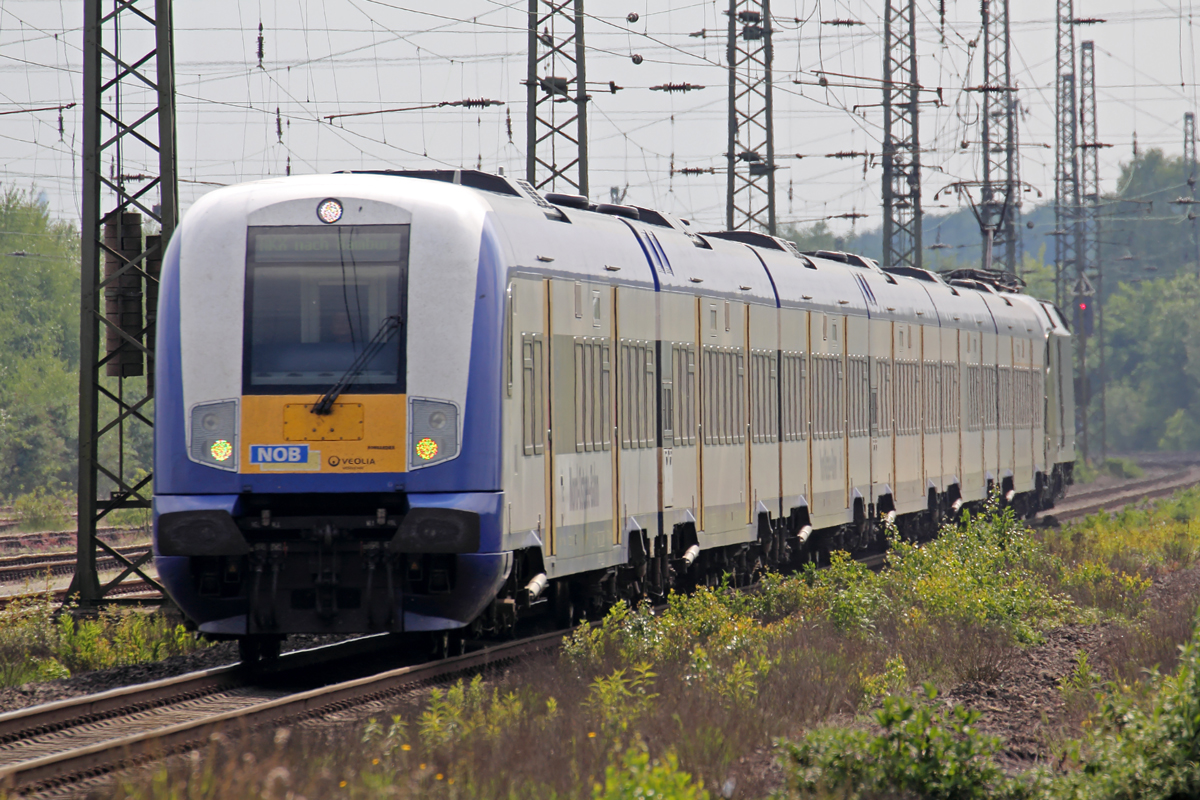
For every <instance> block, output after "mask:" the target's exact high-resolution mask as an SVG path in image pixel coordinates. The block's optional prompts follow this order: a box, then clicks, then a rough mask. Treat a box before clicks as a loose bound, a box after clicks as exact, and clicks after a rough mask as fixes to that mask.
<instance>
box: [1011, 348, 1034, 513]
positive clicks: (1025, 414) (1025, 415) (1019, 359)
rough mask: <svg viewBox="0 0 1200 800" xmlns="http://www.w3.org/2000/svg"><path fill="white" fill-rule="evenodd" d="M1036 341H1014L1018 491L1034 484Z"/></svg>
mask: <svg viewBox="0 0 1200 800" xmlns="http://www.w3.org/2000/svg"><path fill="white" fill-rule="evenodd" d="M1032 383H1033V342H1032V341H1031V340H1030V339H1027V338H1025V337H1021V338H1018V339H1016V340H1015V341H1014V342H1013V395H1014V397H1013V401H1014V403H1013V405H1014V407H1015V417H1014V422H1013V464H1014V467H1013V473H1014V480H1015V485H1016V488H1017V491H1018V492H1025V491H1029V490H1030V489H1032V488H1033V470H1034V454H1033V414H1032V413H1031V411H1030V406H1031V403H1032V397H1033V389H1032Z"/></svg>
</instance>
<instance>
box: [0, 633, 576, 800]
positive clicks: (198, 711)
mask: <svg viewBox="0 0 1200 800" xmlns="http://www.w3.org/2000/svg"><path fill="white" fill-rule="evenodd" d="M566 633H567V632H566V631H558V632H555V633H548V634H542V635H539V636H535V637H532V638H527V639H522V640H519V641H514V642H508V643H504V644H499V645H495V646H492V647H486V648H484V649H482V650H478V651H475V652H472V653H467V654H465V655H461V656H456V657H453V658H447V659H443V660H440V661H433V662H428V663H424V664H415V665H409V666H403V667H399V668H396V669H390V670H387V671H384V672H380V673H378V674H376V675H370V676H368V677H363V678H356V679H353V680H345V681H341V682H338V683H333V684H330V685H327V686H320V687H317V688H313V689H308V690H305V691H291V690H289V689H287V688H281V687H280V686H278V685H276V681H275V680H273V679H272V676H276V677H277V676H282V675H290V674H294V673H296V672H297V671H298V670H301V669H308V668H311V667H312V666H314V665H316V664H324V663H329V662H330V661H332V660H341V661H345V660H347V659H350V658H351V657H353V656H354V655H355V653H356V652H357V654H358V656H359V658H360V659H361V656H362V654H363V652H364V651H365V652H368V653H369V652H371V648H372V647H374V648H378V647H379V646H380V645H381V644H382V642H383V640H382V639H381V638H380V637H368V638H366V639H358V640H353V641H351V642H346V643H340V644H335V645H327V646H325V647H323V648H314V649H312V650H305V651H297V652H295V653H288V654H285V655H283V656H280V658H279V660H278V662H277V664H276V666H275V668H274V669H273V670H272V671H271V673H270V674H268V675H264V676H260V677H259V678H257V679H255V680H249V679H248V676H247V673H246V671H245V670H244V669H242V668H241V667H240V666H237V665H234V666H227V667H219V668H216V669H210V670H206V671H204V672H196V673H192V674H189V675H182V676H179V677H176V678H170V679H167V680H163V681H158V682H156V683H150V684H143V685H139V686H131V687H126V688H123V689H115V690H112V691H109V692H104V693H102V694H96V695H89V696H86V697H79V698H74V699H70V700H64V701H61V702H58V703H51V704H48V705H43V706H34V707H32V708H27V709H21V710H19V711H13V712H10V713H8V714H3V715H0V792H2V791H8V792H12V793H14V794H15V795H16V796H31V795H37V794H41V793H44V792H47V791H51V790H53V789H55V788H57V787H62V786H65V785H69V784H72V783H76V782H78V781H81V780H85V779H88V778H94V777H96V776H100V775H104V774H107V773H109V772H112V771H114V770H116V769H120V768H122V767H125V766H129V765H132V764H136V763H141V762H144V761H146V760H152V759H161V758H165V757H167V756H169V755H172V754H174V753H180V752H184V751H187V750H191V749H194V748H196V747H198V746H200V745H202V744H204V743H205V742H206V741H208V739H209V738H210V737H211V736H212V735H213V734H214V733H216V732H217V731H218V730H222V731H225V732H226V733H228V732H229V731H231V730H234V731H239V732H250V731H253V730H256V729H260V728H263V727H265V726H268V725H282V724H291V723H294V722H297V721H300V720H304V719H311V718H314V717H320V716H323V715H326V714H330V713H333V712H338V711H344V710H345V709H347V708H351V707H355V706H361V705H364V704H366V703H372V702H375V701H378V700H382V699H385V698H388V697H391V696H394V695H397V694H400V693H402V692H404V691H408V690H411V689H413V688H415V687H417V686H420V685H423V684H428V683H431V682H437V681H446V680H453V679H455V678H457V677H460V676H464V675H468V674H472V673H475V672H478V671H479V670H482V669H486V668H489V667H495V666H498V665H501V664H504V663H507V662H511V661H514V660H517V659H520V658H524V657H526V656H528V655H530V654H532V653H534V652H538V651H542V650H546V649H549V648H552V647H556V646H557V645H558V643H559V642H560V641H561V640H562V637H563V636H564V635H565V634H566ZM377 639H378V640H379V641H372V640H377ZM309 671H310V673H311V672H312V670H311V669H310V670H309ZM285 685H286V684H285Z"/></svg>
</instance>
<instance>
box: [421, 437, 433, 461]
mask: <svg viewBox="0 0 1200 800" xmlns="http://www.w3.org/2000/svg"><path fill="white" fill-rule="evenodd" d="M437 451H438V446H437V442H435V441H434V440H433V439H430V438H429V437H425V438H424V439H422V440H421V441H419V442H417V455H418V456H420V457H421V460H423V461H428V460H429V459H431V458H433V457H434V456H436V455H437Z"/></svg>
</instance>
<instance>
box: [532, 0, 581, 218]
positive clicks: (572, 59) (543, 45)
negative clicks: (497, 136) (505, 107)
mask: <svg viewBox="0 0 1200 800" xmlns="http://www.w3.org/2000/svg"><path fill="white" fill-rule="evenodd" d="M528 47H529V52H528V63H529V73H528V75H527V77H526V79H525V178H526V180H528V181H529V182H530V183H531V184H533V185H534V186H535V187H537V188H538V189H547V188H548V189H550V190H551V191H568V190H569V191H570V193H573V194H581V195H584V196H586V195H587V193H588V151H587V145H588V140H587V104H588V94H587V73H586V70H585V59H584V54H585V51H584V45H583V0H529V45H528ZM560 108H563V109H565V110H564V111H560V110H559V109H560ZM572 128H574V130H572ZM560 158H561V159H563V160H562V161H561V162H560Z"/></svg>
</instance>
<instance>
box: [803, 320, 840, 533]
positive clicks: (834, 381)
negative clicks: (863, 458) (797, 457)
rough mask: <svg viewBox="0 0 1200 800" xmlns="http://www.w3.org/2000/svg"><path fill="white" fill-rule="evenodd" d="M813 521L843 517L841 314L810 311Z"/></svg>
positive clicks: (819, 522) (826, 522) (826, 521)
mask: <svg viewBox="0 0 1200 800" xmlns="http://www.w3.org/2000/svg"><path fill="white" fill-rule="evenodd" d="M809 319H810V320H811V321H812V326H813V330H812V332H811V333H810V335H809V342H810V343H811V345H810V349H811V351H812V355H811V357H810V361H809V363H810V365H811V374H812V419H813V427H812V445H811V447H812V487H813V492H812V493H813V496H812V506H811V513H812V516H813V527H814V528H824V527H829V526H832V525H840V524H843V523H845V522H847V521H848V515H847V514H846V509H847V508H848V507H849V503H848V502H847V501H848V497H849V495H848V492H847V488H846V482H847V477H846V386H845V384H846V380H845V351H844V349H843V344H844V342H845V339H846V337H845V317H844V316H843V315H841V314H836V315H835V314H825V313H819V314H810V315H809Z"/></svg>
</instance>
